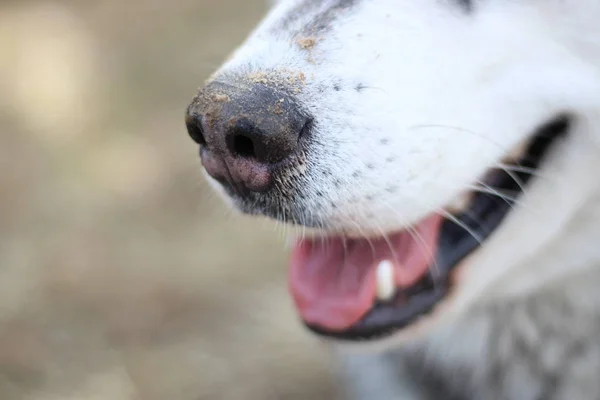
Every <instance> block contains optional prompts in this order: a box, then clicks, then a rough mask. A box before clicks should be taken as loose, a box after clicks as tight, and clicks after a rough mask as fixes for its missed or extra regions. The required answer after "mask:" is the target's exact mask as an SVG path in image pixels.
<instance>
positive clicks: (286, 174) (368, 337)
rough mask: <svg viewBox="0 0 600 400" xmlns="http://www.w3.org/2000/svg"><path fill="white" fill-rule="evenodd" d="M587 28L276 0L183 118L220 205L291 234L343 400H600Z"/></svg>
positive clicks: (498, 15) (598, 216)
mask: <svg viewBox="0 0 600 400" xmlns="http://www.w3.org/2000/svg"><path fill="white" fill-rule="evenodd" d="M599 19H600V2H598V1H596V0H579V1H573V0H545V1H539V0H519V1H504V0H503V1H485V0H421V1H411V0H281V1H278V2H275V4H274V5H273V7H272V9H271V10H270V11H269V13H268V14H267V16H266V17H265V19H264V20H263V21H262V22H261V24H260V25H259V26H258V27H257V28H256V29H255V30H254V32H252V33H251V34H250V36H249V37H248V39H247V40H246V42H245V43H244V44H243V45H242V46H241V47H240V48H239V49H237V50H236V51H235V52H234V53H233V54H232V55H231V56H230V57H229V59H228V60H227V61H226V62H225V63H224V64H223V66H222V67H221V68H220V69H218V71H217V72H215V73H214V75H212V76H211V77H210V78H209V80H208V81H207V82H206V85H205V86H204V87H203V88H202V89H200V91H199V92H198V94H197V95H196V96H195V98H194V99H193V101H192V102H191V104H190V106H189V107H188V109H187V114H186V124H187V130H188V132H189V134H190V136H191V138H192V139H193V140H194V141H195V142H196V143H197V144H198V145H199V148H200V158H201V161H202V165H203V167H204V170H205V172H206V176H207V178H208V180H209V181H210V182H211V184H212V185H213V186H214V188H215V189H216V190H217V191H219V192H220V193H221V194H222V196H223V198H224V199H225V200H226V201H227V202H229V203H230V204H231V206H232V207H233V208H235V209H237V210H240V211H241V212H243V213H246V214H250V215H258V216H263V217H267V218H272V219H275V220H277V221H280V222H281V223H283V224H286V225H293V226H294V227H296V229H294V232H296V234H297V236H296V241H295V244H294V245H293V249H292V251H291V253H292V254H291V258H290V266H289V282H288V284H289V288H290V293H291V296H292V298H293V300H294V303H295V305H296V308H297V312H298V315H299V318H300V319H301V320H302V321H303V323H304V324H305V325H306V326H307V327H308V328H309V329H310V330H311V331H312V332H314V333H315V334H316V335H319V336H320V337H323V338H327V339H329V340H330V341H331V342H332V343H333V344H334V346H335V347H336V348H338V349H339V353H340V360H341V361H342V362H341V367H340V368H341V370H342V371H343V373H344V374H345V376H346V380H345V382H346V387H347V388H348V398H356V399H382V400H384V399H385V400H387V399H406V400H425V399H456V400H458V399H478V400H479V399H494V400H496V399H517V400H550V399H569V400H573V399H600V378H599V377H600V290H599V289H598V286H599V285H600V242H599V240H600V178H599V177H598V175H599V174H600V24H598V20H599ZM355 348H356V351H355ZM361 349H365V350H366V351H360V350H361Z"/></svg>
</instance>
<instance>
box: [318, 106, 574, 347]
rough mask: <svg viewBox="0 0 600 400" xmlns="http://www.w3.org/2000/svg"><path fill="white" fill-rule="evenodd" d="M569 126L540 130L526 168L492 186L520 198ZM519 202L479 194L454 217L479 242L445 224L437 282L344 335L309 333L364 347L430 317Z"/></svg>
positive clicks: (420, 286)
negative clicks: (473, 255) (469, 259)
mask: <svg viewBox="0 0 600 400" xmlns="http://www.w3.org/2000/svg"><path fill="white" fill-rule="evenodd" d="M569 123H570V118H569V117H568V116H565V115H560V116H559V117H557V118H555V119H553V120H552V121H551V122H550V123H548V124H546V125H544V126H542V127H541V128H540V129H539V130H538V131H537V133H536V134H535V135H534V136H533V137H532V138H531V140H530V144H529V146H528V148H527V150H526V151H525V154H524V155H523V157H522V158H521V159H520V160H519V161H518V162H517V163H515V164H516V165H517V166H518V167H523V168H520V169H517V170H515V171H511V172H510V173H507V172H506V170H499V169H493V170H491V171H490V173H491V174H492V178H493V179H494V185H493V186H494V187H495V188H498V189H499V190H511V191H515V192H516V193H518V195H520V194H521V192H522V186H523V185H525V184H527V183H528V182H529V181H530V180H531V178H532V174H531V173H528V172H525V171H530V170H536V169H538V168H539V167H540V165H541V163H542V161H543V158H544V156H545V155H546V154H547V153H548V152H549V150H550V149H551V147H552V145H553V144H554V143H555V142H556V141H557V140H558V139H560V138H561V137H563V136H564V135H565V134H566V133H567V132H568V128H569ZM518 195H517V196H518ZM517 196H514V197H513V199H508V198H503V199H500V198H499V197H497V196H494V195H492V194H490V193H481V192H475V193H473V196H472V200H471V202H470V206H469V208H468V210H466V211H464V212H461V213H457V214H454V215H453V217H454V218H455V219H456V220H458V221H460V222H461V224H464V225H465V226H467V227H468V228H469V230H471V231H472V232H473V233H475V234H477V235H478V237H479V238H481V242H478V241H477V239H475V238H474V237H473V236H472V235H471V234H469V233H467V232H466V231H465V229H464V228H463V227H460V226H459V225H458V224H456V222H454V221H452V220H450V219H444V221H443V223H442V227H441V229H440V237H439V244H438V252H437V253H438V254H437V256H436V268H435V271H436V277H435V279H434V278H433V277H432V276H431V274H428V275H427V276H425V277H423V278H422V279H421V280H420V281H419V282H417V283H416V284H415V285H413V286H412V287H410V288H408V289H405V290H402V291H399V292H398V293H397V294H396V296H395V297H394V299H392V300H391V301H389V302H386V303H377V304H376V305H375V306H374V307H373V308H372V309H371V310H370V311H369V312H368V313H367V314H366V315H365V316H364V317H363V318H362V319H361V320H360V321H358V322H357V323H356V324H354V325H353V326H352V327H350V328H349V329H346V330H344V331H337V332H334V331H329V330H327V329H324V328H322V327H320V326H315V325H309V324H307V327H308V328H309V329H310V330H312V331H313V332H315V333H317V334H319V335H322V336H325V337H329V338H333V339H337V340H343V341H365V340H374V339H378V338H383V337H387V336H389V335H391V334H393V333H395V332H397V331H399V330H401V329H403V328H406V327H407V326H409V325H411V324H413V323H415V322H417V321H418V319H420V318H422V317H425V316H427V315H429V314H431V313H432V311H433V310H434V309H435V307H436V306H437V305H438V303H440V302H441V301H442V300H443V299H444V298H445V297H446V296H447V295H448V294H449V293H450V292H451V291H452V290H453V289H454V287H453V282H452V275H453V274H452V272H453V271H454V270H455V269H456V267H457V266H458V265H459V264H460V263H461V261H463V260H464V259H465V258H466V257H467V256H469V255H470V254H471V253H472V252H473V251H474V250H475V249H477V247H479V246H480V245H481V243H482V242H483V241H485V240H486V239H488V238H489V237H490V236H491V234H492V233H493V232H494V231H495V230H496V228H498V227H499V226H500V224H501V223H502V221H503V220H504V218H505V217H506V216H507V215H508V214H509V213H510V211H511V209H512V207H513V206H514V202H515V200H516V197H517Z"/></svg>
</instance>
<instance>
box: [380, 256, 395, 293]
mask: <svg viewBox="0 0 600 400" xmlns="http://www.w3.org/2000/svg"><path fill="white" fill-rule="evenodd" d="M376 279H377V298H378V299H379V300H381V301H388V300H391V299H392V297H394V294H396V283H395V280H394V264H392V262H391V261H389V260H383V261H381V262H380V263H379V265H377V276H376Z"/></svg>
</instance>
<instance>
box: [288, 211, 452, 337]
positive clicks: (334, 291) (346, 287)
mask: <svg viewBox="0 0 600 400" xmlns="http://www.w3.org/2000/svg"><path fill="white" fill-rule="evenodd" d="M441 220H442V217H440V216H437V215H436V216H432V217H429V218H426V219H425V220H423V221H422V222H420V223H419V224H417V225H414V226H413V227H412V228H411V231H402V232H397V233H393V234H389V235H387V237H386V238H384V237H381V238H370V239H369V240H367V239H348V238H346V239H344V238H341V237H326V238H314V239H304V240H301V241H299V242H298V243H297V244H296V245H295V247H294V250H293V252H292V257H291V270H290V275H289V284H290V290H291V292H292V297H293V298H294V301H295V303H296V307H297V308H298V311H299V312H300V315H301V317H302V319H303V320H304V322H306V323H308V324H310V325H317V326H320V327H322V328H325V329H328V330H330V331H343V330H346V329H348V328H350V327H351V326H352V325H354V324H355V323H356V322H358V321H359V320H360V319H361V318H362V317H363V316H364V315H365V314H366V313H367V312H368V311H369V310H370V309H371V308H372V307H373V305H374V304H375V301H376V294H375V293H376V278H375V276H376V270H377V266H378V265H379V263H380V262H381V261H383V260H389V261H391V262H392V263H393V264H394V280H395V282H396V285H397V286H398V287H399V288H403V287H409V286H410V285H412V284H414V283H416V282H417V281H418V280H419V279H420V278H421V277H423V276H424V275H425V274H426V273H428V270H429V268H430V266H431V264H432V262H433V257H434V255H435V251H436V249H437V241H438V235H439V229H440V223H441Z"/></svg>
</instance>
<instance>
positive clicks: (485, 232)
mask: <svg viewBox="0 0 600 400" xmlns="http://www.w3.org/2000/svg"><path fill="white" fill-rule="evenodd" d="M568 122H569V121H568V118H566V117H560V118H558V119H556V120H554V121H552V122H551V123H549V124H547V125H545V126H543V127H542V128H540V129H539V130H538V131H537V132H536V133H535V135H533V136H531V137H530V138H529V139H528V140H527V141H526V143H523V144H522V145H521V146H519V148H518V150H515V151H513V152H511V154H510V155H507V158H505V159H503V160H499V161H501V162H500V163H498V165H501V166H502V167H501V168H491V169H489V170H488V171H487V172H486V173H485V174H484V176H483V177H480V179H479V180H478V181H477V182H478V183H477V185H476V186H475V189H471V190H468V191H466V192H465V193H463V194H462V195H461V198H462V199H464V201H462V202H461V203H462V204H460V205H458V206H456V205H452V206H450V205H448V206H447V207H446V208H445V209H444V211H443V212H436V213H433V212H432V213H431V214H430V215H428V216H426V217H425V218H423V219H422V220H420V221H417V222H415V223H414V224H413V225H411V226H409V227H400V228H399V229H398V230H395V231H389V232H386V233H385V235H381V236H369V237H356V236H350V235H337V234H331V233H323V234H321V235H311V237H310V238H307V237H304V238H303V239H301V240H298V241H297V242H296V243H295V244H294V249H293V252H292V257H291V262H290V264H291V265H290V272H289V286H290V291H291V294H292V297H293V299H294V302H295V304H296V307H297V309H298V312H299V315H300V317H301V319H302V321H303V322H304V323H305V325H306V326H307V327H308V328H309V329H310V330H312V331H313V332H315V333H317V334H318V335H321V336H324V337H327V338H331V339H336V340H342V341H366V340H375V339H382V338H386V337H389V336H391V335H394V336H396V334H398V335H400V334H402V335H400V336H407V335H408V336H413V334H414V332H420V328H422V327H424V326H427V323H428V322H430V321H433V320H436V319H437V317H438V316H439V315H440V314H441V313H442V312H443V309H444V305H447V304H449V303H451V300H452V296H453V294H455V293H457V292H458V291H460V290H461V287H460V285H461V283H460V282H461V279H459V276H460V274H461V271H462V270H463V269H464V268H465V265H466V264H467V263H468V262H467V261H466V259H467V258H468V257H470V256H472V255H474V254H475V253H477V251H478V249H479V248H480V246H481V245H482V244H483V243H484V242H485V241H486V240H488V238H490V237H491V236H492V235H494V233H495V232H496V231H497V230H498V229H500V228H501V226H502V222H503V220H504V219H505V218H506V216H507V215H509V214H510V213H512V212H514V210H518V208H519V205H518V203H519V196H520V195H521V194H522V193H523V190H524V188H525V187H526V186H528V185H530V184H531V181H532V179H533V178H532V177H533V176H534V175H535V174H536V171H537V170H538V169H539V168H542V167H543V165H542V164H543V160H544V156H545V155H546V154H547V153H548V151H549V149H550V148H551V147H553V145H554V144H555V143H556V142H557V141H558V140H559V139H560V138H561V137H562V136H563V135H564V134H565V133H566V132H567V131H568ZM473 267H474V268H476V266H473Z"/></svg>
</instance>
